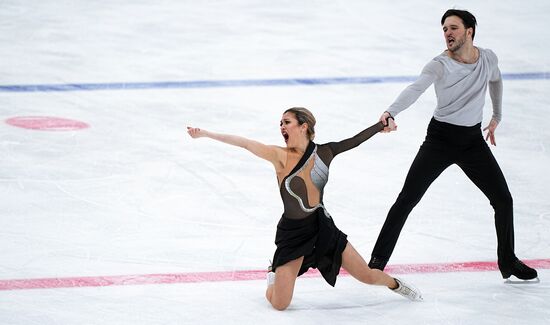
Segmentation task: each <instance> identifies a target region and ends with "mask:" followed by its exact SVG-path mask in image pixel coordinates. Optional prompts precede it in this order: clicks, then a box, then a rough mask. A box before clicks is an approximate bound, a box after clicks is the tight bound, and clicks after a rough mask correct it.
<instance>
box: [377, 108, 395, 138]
mask: <svg viewBox="0 0 550 325" xmlns="http://www.w3.org/2000/svg"><path fill="white" fill-rule="evenodd" d="M380 122H382V124H384V129H383V130H382V131H380V132H382V133H388V132H391V131H396V130H397V124H395V121H394V120H393V116H391V114H390V113H388V112H384V113H383V114H382V116H380Z"/></svg>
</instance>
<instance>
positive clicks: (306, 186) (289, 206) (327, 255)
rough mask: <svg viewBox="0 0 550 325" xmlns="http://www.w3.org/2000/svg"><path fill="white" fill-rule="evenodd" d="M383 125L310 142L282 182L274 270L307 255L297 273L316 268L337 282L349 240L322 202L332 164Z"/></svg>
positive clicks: (379, 124)
mask: <svg viewBox="0 0 550 325" xmlns="http://www.w3.org/2000/svg"><path fill="white" fill-rule="evenodd" d="M383 128H384V125H383V124H382V123H381V122H379V123H377V124H375V125H373V126H371V127H369V128H367V129H365V130H363V131H362V132H360V133H359V134H357V135H356V136H354V137H352V138H349V139H346V140H343V141H340V142H329V143H325V144H320V145H317V144H315V143H313V142H312V141H310V143H309V145H308V147H307V149H306V151H305V153H304V155H303V156H302V158H301V159H300V161H299V162H298V164H297V165H296V166H295V167H294V169H293V170H292V171H291V172H290V174H288V175H287V176H286V177H285V178H284V179H283V180H282V182H281V185H280V192H281V198H282V199H283V204H284V213H283V216H282V217H281V219H280V221H279V223H278V225H277V234H276V236H275V244H276V245H277V250H276V251H275V255H274V257H273V264H272V270H273V271H275V270H276V268H277V267H278V266H281V265H284V264H286V263H288V262H290V261H292V260H294V259H297V258H299V257H301V256H304V261H303V263H302V267H301V268H300V272H299V273H298V275H302V274H303V273H305V272H306V271H307V270H308V269H309V268H317V269H318V270H319V271H320V272H321V274H322V275H323V277H324V278H325V280H326V281H327V282H328V283H329V284H330V285H332V286H334V285H335V283H336V276H337V275H338V273H339V271H340V267H341V265H342V252H343V251H344V249H345V248H346V244H347V242H348V241H347V236H346V234H344V233H343V232H342V231H340V230H339V229H338V228H337V227H336V225H335V224H334V221H333V220H332V217H331V216H330V214H329V213H328V212H327V210H326V209H325V206H324V205H323V188H324V187H325V185H326V183H327V181H328V170H329V166H330V163H331V161H332V159H334V157H335V156H336V155H338V154H339V153H341V152H344V151H347V150H350V149H352V148H355V147H357V146H358V145H360V144H361V143H363V142H365V141H366V140H368V139H369V138H370V137H372V136H373V135H375V134H376V133H378V132H380V131H381V130H382V129H383ZM350 194H351V193H350Z"/></svg>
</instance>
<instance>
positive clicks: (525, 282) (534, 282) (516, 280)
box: [504, 277, 540, 284]
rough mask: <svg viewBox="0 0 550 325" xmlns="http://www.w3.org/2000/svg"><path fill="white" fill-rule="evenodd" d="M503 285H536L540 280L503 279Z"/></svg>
mask: <svg viewBox="0 0 550 325" xmlns="http://www.w3.org/2000/svg"><path fill="white" fill-rule="evenodd" d="M504 283H505V284H537V283H540V279H539V278H538V277H536V278H534V279H531V280H521V279H518V278H516V277H513V278H508V279H504Z"/></svg>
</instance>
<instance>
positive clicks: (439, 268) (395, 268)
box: [0, 259, 550, 291]
mask: <svg viewBox="0 0 550 325" xmlns="http://www.w3.org/2000/svg"><path fill="white" fill-rule="evenodd" d="M524 262H525V263H526V264H528V265H529V266H531V267H534V268H537V269H550V259H535V260H524ZM496 270H498V267H497V264H496V263H495V262H458V263H429V264H397V265H388V266H387V267H386V269H385V272H387V273H389V274H411V273H445V272H482V271H496ZM340 274H341V275H346V276H347V275H349V274H348V273H347V272H345V271H344V270H341V272H340ZM265 276H266V271H265V270H243V271H229V272H191V273H172V274H169V273H168V274H142V275H113V276H90V277H66V278H44V279H14V280H0V291H2V290H25V289H55V288H75V287H76V288H81V287H108V286H122V285H145V284H171V283H198V282H220V281H248V280H263V279H265ZM319 276H320V273H319V272H318V271H317V270H310V271H308V272H307V273H305V274H304V275H302V277H319Z"/></svg>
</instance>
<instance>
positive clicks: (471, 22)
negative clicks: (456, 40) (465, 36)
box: [441, 9, 477, 40]
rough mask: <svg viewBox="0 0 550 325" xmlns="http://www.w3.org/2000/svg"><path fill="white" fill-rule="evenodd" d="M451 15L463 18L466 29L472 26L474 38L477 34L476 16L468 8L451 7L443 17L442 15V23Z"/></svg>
mask: <svg viewBox="0 0 550 325" xmlns="http://www.w3.org/2000/svg"><path fill="white" fill-rule="evenodd" d="M450 16H457V17H458V18H460V19H462V23H463V24H464V27H465V28H466V29H468V28H472V29H473V32H472V40H473V39H474V36H475V35H476V25H477V21H476V17H474V15H472V14H471V13H470V12H468V11H466V10H458V9H449V10H447V11H446V12H445V13H444V14H443V17H441V25H442V26H443V24H444V23H445V19H447V17H450Z"/></svg>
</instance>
